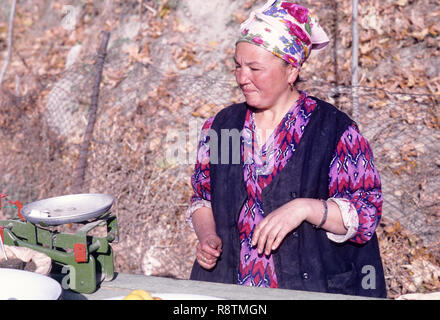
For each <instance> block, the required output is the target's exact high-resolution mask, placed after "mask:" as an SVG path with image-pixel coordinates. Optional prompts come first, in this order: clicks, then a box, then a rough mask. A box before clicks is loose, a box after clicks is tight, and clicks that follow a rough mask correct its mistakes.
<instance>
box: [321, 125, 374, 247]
mask: <svg viewBox="0 0 440 320" xmlns="http://www.w3.org/2000/svg"><path fill="white" fill-rule="evenodd" d="M329 195H330V199H338V200H337V201H336V202H337V204H338V205H339V207H340V208H341V212H343V210H345V212H346V213H345V215H346V218H345V219H343V220H344V223H345V222H346V221H351V224H352V223H353V221H356V219H355V217H353V215H354V214H357V221H358V225H357V226H356V227H354V231H353V230H352V231H351V232H350V228H348V232H347V234H349V233H350V235H349V236H350V238H349V241H352V242H355V243H360V244H361V243H365V242H367V241H368V240H370V239H371V237H372V236H373V235H374V232H375V230H376V227H377V225H378V224H379V221H380V218H381V216H382V202H383V199H382V190H381V182H380V176H379V172H378V171H377V169H376V167H375V165H374V162H373V152H372V150H371V148H370V145H369V143H368V141H367V139H365V138H364V137H363V136H362V135H361V134H360V133H359V131H358V129H357V127H356V126H355V125H352V126H350V127H348V129H347V130H346V131H345V132H344V133H343V135H342V136H341V139H340V140H339V143H338V145H337V148H336V151H335V153H334V156H333V159H332V162H331V164H330V171H329ZM339 199H340V200H339ZM347 201H348V202H349V204H350V206H349V207H348V208H347V207H346V208H345V209H343V208H342V207H343V202H347ZM350 215H352V216H351V217H350ZM343 216H344V214H343ZM346 227H347V225H346ZM352 229H353V228H352ZM329 238H330V239H331V237H329ZM344 240H347V239H344ZM337 242H339V241H337Z"/></svg>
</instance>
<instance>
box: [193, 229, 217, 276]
mask: <svg viewBox="0 0 440 320" xmlns="http://www.w3.org/2000/svg"><path fill="white" fill-rule="evenodd" d="M221 252H222V240H221V239H220V238H219V237H218V236H217V234H214V233H211V234H208V235H207V236H205V237H203V238H202V239H200V241H199V243H198V244H197V250H196V259H197V262H198V263H199V265H200V266H201V267H203V268H205V269H208V270H209V269H212V268H214V267H215V265H216V264H217V259H218V258H219V257H220V254H221Z"/></svg>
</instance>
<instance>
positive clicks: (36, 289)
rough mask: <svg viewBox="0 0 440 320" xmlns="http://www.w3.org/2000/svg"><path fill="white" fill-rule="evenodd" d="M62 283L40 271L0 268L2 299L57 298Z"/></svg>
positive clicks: (0, 297)
mask: <svg viewBox="0 0 440 320" xmlns="http://www.w3.org/2000/svg"><path fill="white" fill-rule="evenodd" d="M61 292H62V289H61V285H60V284H59V283H58V282H57V281H55V280H54V279H52V278H49V277H48V276H43V275H41V274H38V273H34V272H29V271H23V270H16V269H0V300H57V299H58V298H59V297H60V295H61Z"/></svg>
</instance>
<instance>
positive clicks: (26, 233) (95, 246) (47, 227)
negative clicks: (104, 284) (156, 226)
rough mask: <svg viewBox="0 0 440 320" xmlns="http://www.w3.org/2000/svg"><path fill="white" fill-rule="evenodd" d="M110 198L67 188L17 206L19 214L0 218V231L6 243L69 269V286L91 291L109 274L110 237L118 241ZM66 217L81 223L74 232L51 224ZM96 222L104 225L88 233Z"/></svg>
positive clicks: (67, 220)
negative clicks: (61, 193) (95, 232)
mask: <svg viewBox="0 0 440 320" xmlns="http://www.w3.org/2000/svg"><path fill="white" fill-rule="evenodd" d="M113 201H114V199H113V197H112V196H110V195H106V194H73V195H65V196H60V197H54V198H49V199H44V200H39V201H35V202H32V203H29V204H27V205H25V206H23V208H21V210H20V208H19V211H18V214H19V218H14V219H8V220H0V237H1V238H2V239H3V241H4V243H5V244H6V245H10V246H19V247H27V248H30V249H33V250H35V251H38V252H42V253H44V254H46V255H47V256H49V257H50V258H51V259H52V261H53V262H55V263H56V264H58V265H60V266H63V270H65V269H64V268H65V267H67V268H68V269H69V278H70V279H69V280H70V281H68V282H69V283H68V286H69V289H71V290H73V291H76V292H79V293H93V292H95V291H96V288H97V283H98V282H100V281H110V280H112V279H113V277H114V263H113V250H112V247H111V246H110V243H111V242H113V241H115V242H116V241H118V237H119V233H118V224H117V220H116V216H115V215H113V214H112V213H111V212H110V211H109V210H110V208H111V206H112V205H113ZM72 223H78V224H82V226H80V227H79V228H78V229H77V230H76V231H75V232H74V233H64V232H58V231H56V230H55V229H54V228H53V227H54V226H59V225H63V224H72ZM101 226H106V227H107V235H106V236H104V237H97V236H92V235H89V233H90V232H91V231H92V230H93V229H95V228H97V227H101ZM2 239H0V241H1V240H2ZM0 244H1V243H0ZM0 249H1V248H0ZM0 254H2V252H1V251H0Z"/></svg>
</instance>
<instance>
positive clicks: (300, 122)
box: [238, 93, 316, 288]
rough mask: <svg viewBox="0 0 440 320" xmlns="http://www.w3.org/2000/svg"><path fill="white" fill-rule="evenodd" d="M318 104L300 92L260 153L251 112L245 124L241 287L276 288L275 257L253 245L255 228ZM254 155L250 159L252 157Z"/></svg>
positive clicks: (240, 230)
mask: <svg viewBox="0 0 440 320" xmlns="http://www.w3.org/2000/svg"><path fill="white" fill-rule="evenodd" d="M315 107H316V102H315V101H314V100H312V99H310V98H308V96H307V94H306V93H301V95H300V98H299V99H298V101H297V102H296V103H295V104H294V105H293V106H292V108H291V109H290V110H289V112H288V113H287V114H286V115H285V116H284V118H283V120H282V121H281V122H280V124H279V125H278V127H277V128H276V129H275V131H274V132H273V133H272V135H271V136H270V137H269V138H268V140H267V142H266V143H265V144H264V145H263V146H262V147H261V150H259V146H258V143H257V139H256V127H255V123H254V121H253V118H252V112H251V111H250V110H248V112H247V114H246V119H245V123H244V130H243V133H244V134H243V144H242V155H243V157H246V158H245V159H243V160H244V161H243V162H244V180H245V183H246V189H247V192H248V199H247V201H246V202H245V204H244V206H243V208H242V209H241V212H240V215H239V218H238V231H239V235H240V266H239V271H238V284H241V285H247V286H258V287H270V288H277V287H278V282H277V277H276V274H275V267H274V263H273V258H272V255H269V256H266V255H258V252H257V250H256V248H253V247H252V245H251V242H252V235H253V233H254V230H255V227H256V226H257V225H258V223H260V221H261V220H263V219H264V215H263V206H262V192H263V189H264V188H266V187H267V186H268V185H269V184H270V183H271V182H272V180H273V179H274V178H275V176H276V175H277V174H278V173H279V172H281V170H282V169H283V168H284V166H285V165H286V163H287V160H288V159H289V158H290V157H291V156H292V154H293V153H294V151H295V149H296V147H297V145H298V143H299V141H300V139H301V136H302V134H303V132H304V128H305V127H306V125H307V123H308V121H309V120H310V115H311V113H312V112H313V110H314V108H315ZM249 155H251V157H249Z"/></svg>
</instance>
